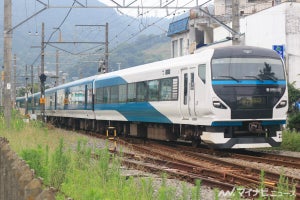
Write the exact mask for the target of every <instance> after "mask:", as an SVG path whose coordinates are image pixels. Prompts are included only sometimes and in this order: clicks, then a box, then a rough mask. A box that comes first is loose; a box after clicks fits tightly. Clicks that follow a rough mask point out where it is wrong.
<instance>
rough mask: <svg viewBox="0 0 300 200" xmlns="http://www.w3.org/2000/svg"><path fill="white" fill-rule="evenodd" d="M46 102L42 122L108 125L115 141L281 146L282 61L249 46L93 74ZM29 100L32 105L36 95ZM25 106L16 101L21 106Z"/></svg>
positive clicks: (92, 126)
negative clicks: (133, 138) (121, 138)
mask: <svg viewBox="0 0 300 200" xmlns="http://www.w3.org/2000/svg"><path fill="white" fill-rule="evenodd" d="M45 95H46V103H45V115H46V118H47V120H48V121H51V122H52V123H55V124H57V125H60V126H67V127H70V128H73V129H84V130H94V131H99V132H103V131H104V130H105V128H106V127H107V126H114V127H116V128H117V131H118V133H119V134H127V135H133V136H137V137H147V138H152V139H158V140H168V141H174V140H188V141H192V143H193V144H195V145H197V144H199V143H200V142H202V143H206V144H208V145H210V146H212V147H214V148H257V147H271V146H279V145H280V143H281V142H282V126H283V125H284V124H285V123H286V117H287V114H286V113H287V109H288V91H287V81H286V74H285V67H284V64H283V61H282V59H281V58H280V56H279V55H278V54H277V53H276V52H274V51H273V50H269V49H264V48H257V47H249V46H230V47H220V48H211V49H207V50H203V51H201V52H199V53H195V54H192V55H187V56H183V57H178V58H173V59H168V60H164V61H159V62H154V63H150V64H145V65H141V66H137V67H132V68H128V69H124V70H120V71H115V72H111V73H107V74H102V75H96V76H92V77H88V78H84V79H81V80H77V81H73V82H70V83H67V84H63V85H60V86H58V87H54V88H51V89H47V90H46V92H45ZM31 98H35V102H38V99H39V98H40V94H39V93H37V94H34V95H33V97H31ZM28 100H29V102H31V100H30V99H28ZM24 102H25V99H24V98H18V100H17V104H18V105H19V106H20V107H22V106H24V105H25V104H24ZM29 104H30V103H29ZM36 104H37V103H36ZM38 106H39V105H37V106H36V108H35V109H36V112H37V114H39V108H38Z"/></svg>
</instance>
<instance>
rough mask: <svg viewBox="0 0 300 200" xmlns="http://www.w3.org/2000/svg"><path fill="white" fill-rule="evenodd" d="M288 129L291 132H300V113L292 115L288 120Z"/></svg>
mask: <svg viewBox="0 0 300 200" xmlns="http://www.w3.org/2000/svg"><path fill="white" fill-rule="evenodd" d="M288 128H289V129H290V130H296V131H298V132H299V131H300V112H297V113H294V114H291V115H290V116H289V118H288Z"/></svg>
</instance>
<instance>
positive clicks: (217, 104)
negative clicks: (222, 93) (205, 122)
mask: <svg viewBox="0 0 300 200" xmlns="http://www.w3.org/2000/svg"><path fill="white" fill-rule="evenodd" d="M213 106H214V107H215V108H220V109H227V108H226V106H225V105H224V104H222V103H221V102H220V101H213Z"/></svg>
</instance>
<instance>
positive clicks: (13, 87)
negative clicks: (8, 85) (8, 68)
mask: <svg viewBox="0 0 300 200" xmlns="http://www.w3.org/2000/svg"><path fill="white" fill-rule="evenodd" d="M12 83H13V84H12V85H13V86H12V95H11V96H12V101H13V108H16V87H17V86H16V84H17V55H16V54H14V80H13V82H12Z"/></svg>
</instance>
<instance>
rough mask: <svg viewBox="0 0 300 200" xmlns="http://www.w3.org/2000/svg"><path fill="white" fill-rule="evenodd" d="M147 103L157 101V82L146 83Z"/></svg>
mask: <svg viewBox="0 0 300 200" xmlns="http://www.w3.org/2000/svg"><path fill="white" fill-rule="evenodd" d="M148 93H149V97H148V99H149V101H158V97H159V80H152V81H148Z"/></svg>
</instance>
